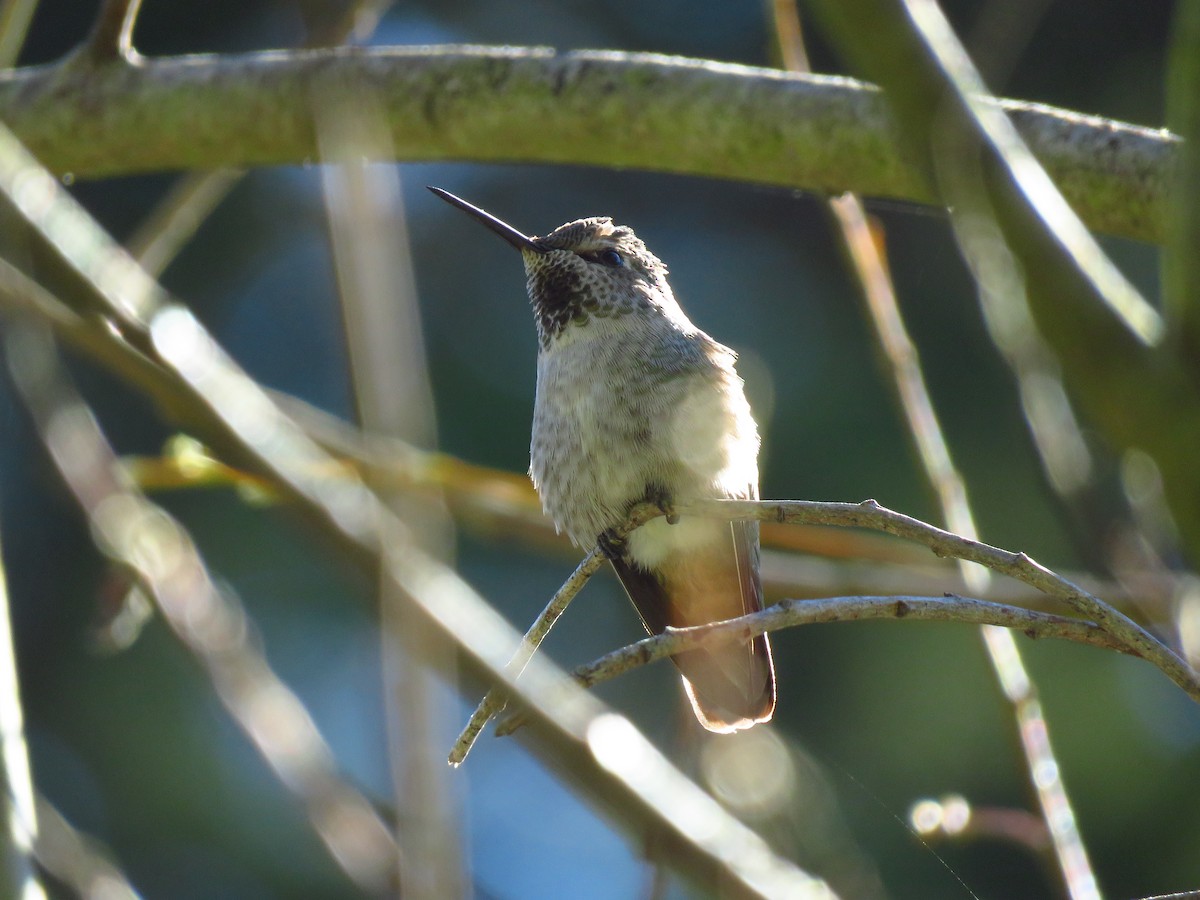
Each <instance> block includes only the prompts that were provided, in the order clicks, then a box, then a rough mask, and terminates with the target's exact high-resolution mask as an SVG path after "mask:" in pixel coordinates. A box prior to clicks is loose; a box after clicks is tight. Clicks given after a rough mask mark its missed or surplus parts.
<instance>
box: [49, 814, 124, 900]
mask: <svg viewBox="0 0 1200 900" xmlns="http://www.w3.org/2000/svg"><path fill="white" fill-rule="evenodd" d="M37 817H38V836H37V842H36V843H35V844H34V848H33V849H34V853H35V855H36V856H37V861H38V865H40V866H41V867H42V868H43V869H45V870H46V871H47V872H49V873H50V874H51V875H52V876H53V877H54V878H55V879H56V880H57V881H60V882H62V883H63V884H64V885H66V887H67V888H69V889H70V890H71V891H73V892H74V896H77V897H80V898H82V900H140V895H139V894H138V892H137V890H136V889H135V888H134V887H133V885H132V884H131V883H130V881H129V878H128V877H126V875H125V873H124V872H122V871H121V870H120V869H119V868H118V867H117V865H116V864H115V863H114V862H113V861H112V854H111V853H110V852H109V850H108V849H107V848H106V847H103V846H101V845H100V843H99V842H98V841H97V840H96V839H95V838H94V837H92V836H90V835H86V834H83V833H81V832H80V831H78V830H77V829H76V828H75V827H74V826H73V825H72V824H71V823H70V822H68V821H67V820H66V819H65V818H63V816H62V814H61V813H60V812H59V811H58V810H57V809H55V808H54V806H53V804H51V803H50V801H49V800H47V799H46V798H45V797H42V796H38V798H37Z"/></svg>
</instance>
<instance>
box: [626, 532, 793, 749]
mask: <svg viewBox="0 0 1200 900" xmlns="http://www.w3.org/2000/svg"><path fill="white" fill-rule="evenodd" d="M730 529H731V531H730V537H731V540H730V541H729V543H728V544H724V543H723V542H722V543H720V544H719V545H716V546H714V547H711V548H706V551H705V552H701V553H696V552H694V551H691V552H679V553H675V554H672V555H671V556H670V557H668V558H667V559H666V560H664V561H663V562H662V564H661V565H659V566H656V567H655V570H654V571H649V570H647V569H646V568H643V567H642V566H640V565H638V563H636V562H634V561H633V560H631V559H629V558H627V557H622V558H619V559H614V560H613V561H612V563H613V567H614V568H615V569H616V571H617V575H618V577H619V578H620V579H621V584H622V585H623V586H624V587H625V591H626V593H627V594H629V599H630V600H632V601H633V605H634V606H635V607H636V608H637V611H638V614H639V615H640V616H641V617H642V622H643V623H644V624H645V626H646V629H647V630H648V631H650V632H651V633H652V634H658V633H660V632H662V631H664V630H665V629H666V628H667V626H672V627H675V628H685V627H689V626H693V625H706V624H708V623H710V622H716V621H720V620H722V619H732V618H735V617H737V616H740V615H744V614H745V613H750V612H756V611H757V610H759V609H761V608H762V585H761V581H760V580H759V575H758V565H757V562H758V560H757V558H756V557H757V555H758V529H757V527H756V525H755V523H746V522H734V523H731V525H730ZM672 660H673V661H674V662H675V665H676V666H677V667H678V668H679V671H680V673H681V674H682V675H683V681H684V687H685V688H686V690H687V695H688V699H689V700H690V701H691V703H692V709H693V710H694V711H695V713H696V718H697V719H699V720H700V724H702V725H703V726H704V727H705V728H707V729H708V730H709V731H715V732H719V733H728V732H732V731H739V730H741V729H743V728H750V727H751V726H753V725H756V724H758V723H760V722H767V721H770V719H771V716H772V714H773V713H774V712H775V669H774V665H773V663H772V661H771V646H770V643H769V641H768V640H767V636H766V635H765V634H764V635H759V636H757V637H755V638H753V639H751V641H750V642H749V643H743V642H741V641H736V640H735V641H731V642H730V643H728V644H722V645H717V646H713V647H705V648H703V649H697V650H688V651H685V652H683V653H679V654H676V655H675V656H673V657H672Z"/></svg>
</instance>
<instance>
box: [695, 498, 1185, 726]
mask: <svg viewBox="0 0 1200 900" xmlns="http://www.w3.org/2000/svg"><path fill="white" fill-rule="evenodd" d="M676 511H677V512H678V513H679V514H680V515H702V516H708V517H712V518H718V519H728V520H734V521H736V520H748V521H760V522H794V523H800V524H807V525H833V526H837V527H842V528H871V529H874V530H877V531H884V532H887V533H888V534H894V535H896V536H897V537H902V538H905V539H906V540H911V541H916V542H917V543H919V544H923V545H925V546H926V547H928V548H929V549H930V550H931V551H932V552H933V553H934V554H935V555H937V556H940V557H951V558H953V559H961V560H966V561H967V562H975V563H979V564H981V565H983V566H986V567H987V568H989V569H991V570H992V571H993V572H999V573H1000V574H1001V575H1008V576H1009V577H1011V578H1016V579H1018V580H1019V581H1023V582H1024V583H1026V584H1028V585H1030V586H1031V587H1034V588H1037V589H1038V590H1039V591H1042V592H1043V593H1046V594H1048V595H1050V596H1052V597H1055V598H1057V599H1058V600H1061V601H1062V602H1064V603H1066V604H1067V605H1068V606H1070V607H1071V608H1072V609H1073V610H1075V611H1076V612H1078V613H1079V614H1080V615H1083V616H1086V617H1087V618H1089V619H1091V620H1092V621H1094V622H1095V623H1096V624H1097V625H1099V626H1100V627H1101V628H1103V629H1104V630H1105V631H1107V632H1108V633H1109V634H1110V635H1111V636H1112V637H1113V638H1114V639H1115V640H1117V641H1119V642H1120V643H1122V644H1123V645H1124V646H1125V647H1126V648H1128V649H1129V650H1130V651H1131V652H1133V653H1134V654H1135V655H1137V656H1140V657H1142V658H1143V659H1145V660H1146V661H1148V662H1151V663H1153V664H1154V665H1155V666H1157V667H1158V668H1159V669H1161V670H1162V671H1163V673H1164V674H1166V675H1167V677H1169V678H1170V679H1171V680H1172V681H1174V682H1175V683H1176V684H1177V685H1179V687H1181V688H1182V689H1183V690H1184V691H1185V692H1186V693H1187V694H1188V696H1190V697H1192V698H1193V699H1194V700H1196V701H1197V702H1200V675H1197V673H1196V672H1195V671H1194V670H1193V669H1192V668H1191V667H1190V666H1189V665H1188V664H1187V663H1186V662H1185V661H1184V660H1182V659H1181V658H1180V657H1179V656H1178V654H1176V653H1175V651H1173V650H1172V649H1171V648H1169V647H1167V646H1166V645H1165V644H1163V643H1162V642H1161V641H1159V640H1158V639H1157V638H1155V637H1154V636H1153V635H1151V634H1150V633H1149V632H1147V631H1146V630H1145V629H1143V628H1142V627H1141V626H1139V625H1138V624H1137V623H1135V622H1134V621H1132V620H1131V619H1129V618H1128V617H1127V616H1124V615H1122V614H1121V613H1119V612H1118V611H1117V610H1115V609H1113V608H1112V607H1111V606H1109V605H1108V604H1107V603H1105V602H1104V601H1103V600H1101V599H1100V598H1099V597H1096V596H1094V595H1093V594H1090V593H1088V592H1087V591H1085V590H1083V589H1082V588H1080V587H1079V586H1078V585H1075V584H1073V583H1072V582H1070V581H1068V580H1067V579H1066V578H1063V577H1062V576H1061V575H1059V574H1057V573H1056V572H1053V571H1051V570H1050V569H1047V568H1046V567H1045V566H1043V565H1042V564H1041V563H1038V562H1036V561H1035V560H1033V559H1032V558H1031V557H1029V556H1028V555H1026V554H1025V553H1014V552H1011V551H1008V550H1001V549H1000V548H998V547H993V546H991V545H989V544H985V543H983V542H981V541H974V540H970V539H968V538H964V537H962V536H960V535H957V534H953V533H952V532H949V531H945V530H943V529H941V528H937V527H935V526H933V525H930V524H928V523H926V522H922V521H920V520H919V519H914V518H913V517H912V516H906V515H904V514H903V513H898V512H894V511H893V510H890V509H887V508H885V507H883V506H880V505H879V504H878V503H876V502H875V501H874V500H864V501H863V502H861V503H831V502H821V501H816V500H761V501H759V500H708V501H705V502H703V503H696V504H688V505H685V506H680V507H679V508H678V509H677V510H676Z"/></svg>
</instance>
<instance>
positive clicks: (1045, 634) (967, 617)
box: [571, 594, 1137, 687]
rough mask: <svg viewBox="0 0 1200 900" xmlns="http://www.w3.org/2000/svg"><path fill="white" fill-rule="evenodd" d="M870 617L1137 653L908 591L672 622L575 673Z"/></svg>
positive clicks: (1075, 626)
mask: <svg viewBox="0 0 1200 900" xmlns="http://www.w3.org/2000/svg"><path fill="white" fill-rule="evenodd" d="M871 619H892V620H895V621H910V622H961V623H964V624H968V625H994V626H996V627H998V628H1011V629H1013V630H1016V631H1020V632H1021V633H1023V634H1024V635H1026V636H1027V637H1030V638H1056V639H1059V640H1066V641H1074V642H1075V643H1079V644H1087V645H1089V646H1092V647H1099V648H1102V649H1104V650H1115V651H1117V652H1119V653H1127V654H1130V655H1133V656H1136V655H1137V654H1136V653H1135V652H1134V651H1132V650H1130V649H1129V648H1127V647H1125V646H1124V645H1123V644H1121V643H1120V642H1119V641H1117V640H1115V639H1114V638H1113V637H1112V636H1111V635H1109V634H1107V633H1106V632H1104V631H1103V630H1102V629H1101V628H1100V627H1099V626H1098V625H1096V624H1094V623H1092V622H1086V621H1084V620H1082V619H1073V618H1069V617H1067V616H1056V615H1053V614H1051V613H1041V612H1034V611H1032V610H1028V609H1022V608H1021V607H1019V606H1007V605H1005V604H1002V603H989V602H987V601H986V600H975V599H972V598H969V597H955V596H946V597H907V596H900V595H892V594H888V595H885V596H881V597H828V598H825V599H821V600H781V601H780V602H778V603H776V604H773V605H772V606H768V607H767V608H766V609H764V610H760V611H759V612H756V613H750V614H748V615H745V616H740V617H739V618H736V619H728V620H726V621H724V622H717V623H713V624H710V625H697V626H694V627H692V628H672V629H670V630H668V631H667V632H664V633H663V634H659V635H654V636H652V637H648V638H643V639H642V640H640V641H638V642H637V643H636V644H630V645H629V646H627V647H622V648H621V649H619V650H614V651H613V652H611V653H608V654H606V655H604V656H602V657H600V658H599V659H597V660H595V661H594V662H591V663H588V664H586V665H583V666H579V667H578V668H576V669H575V670H574V671H573V672H572V673H571V674H572V675H573V676H574V677H575V678H576V680H577V681H579V683H580V684H582V685H583V686H585V687H592V686H593V685H596V684H599V683H600V682H602V681H608V680H609V679H611V678H615V677H616V676H618V675H623V674H624V673H626V672H628V671H630V670H632V669H635V668H639V667H641V666H644V665H647V664H649V663H652V662H656V661H657V660H660V659H665V658H666V657H668V656H674V655H675V654H676V653H679V652H681V651H683V650H690V649H692V648H694V647H704V646H709V645H710V644H712V645H715V644H720V643H721V642H722V641H728V640H730V639H731V638H737V639H739V640H749V639H750V638H752V637H755V636H757V635H760V634H765V633H767V632H771V631H780V630H782V629H784V628H795V627H797V626H800V625H817V624H824V623H829V622H858V621H866V620H871Z"/></svg>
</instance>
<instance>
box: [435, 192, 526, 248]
mask: <svg viewBox="0 0 1200 900" xmlns="http://www.w3.org/2000/svg"><path fill="white" fill-rule="evenodd" d="M426 187H428V188H429V190H431V191H433V193H435V194H437V195H438V196H439V197H441V198H442V199H443V200H445V201H446V202H447V203H449V204H450V205H451V206H457V207H458V208H459V209H461V210H463V211H464V212H468V213H470V214H471V215H472V216H474V217H475V218H476V219H478V220H479V221H480V222H482V223H483V224H484V225H486V226H487V227H488V228H490V229H492V231H494V232H496V234H498V235H500V237H502V238H504V240H506V241H508V242H509V243H510V244H512V245H513V246H514V247H516V248H517V249H518V250H532V251H533V252H534V253H545V252H546V248H545V247H543V246H542V245H541V244H539V243H538V242H537V241H535V240H534V239H533V238H531V237H529V236H528V235H526V234H523V233H522V232H520V231H517V229H515V228H513V227H512V226H511V225H509V224H508V223H507V222H502V221H501V220H500V219H497V218H496V217H495V216H493V215H492V214H491V213H489V212H484V211H483V210H482V209H480V208H479V207H478V206H475V205H473V204H471V203H468V202H467V201H466V200H464V199H462V197H455V196H454V195H453V194H452V193H450V192H449V191H443V190H442V189H441V188H437V187H433V186H432V185H426Z"/></svg>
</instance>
